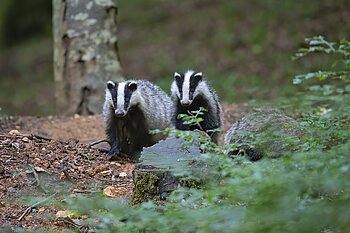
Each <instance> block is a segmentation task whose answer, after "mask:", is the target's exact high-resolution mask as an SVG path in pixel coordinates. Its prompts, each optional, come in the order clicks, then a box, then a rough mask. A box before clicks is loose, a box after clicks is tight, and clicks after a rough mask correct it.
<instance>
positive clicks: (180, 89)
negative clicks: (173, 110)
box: [171, 70, 203, 106]
mask: <svg viewBox="0 0 350 233" xmlns="http://www.w3.org/2000/svg"><path fill="white" fill-rule="evenodd" d="M202 77H203V74H202V72H195V71H193V70H189V71H187V72H186V73H184V74H180V73H177V72H175V74H174V78H175V81H174V82H173V84H172V86H171V92H172V93H175V94H176V96H177V98H179V100H180V103H181V105H182V106H189V105H191V104H192V102H193V100H194V98H196V96H197V95H198V93H199V90H198V86H199V84H200V82H202Z"/></svg>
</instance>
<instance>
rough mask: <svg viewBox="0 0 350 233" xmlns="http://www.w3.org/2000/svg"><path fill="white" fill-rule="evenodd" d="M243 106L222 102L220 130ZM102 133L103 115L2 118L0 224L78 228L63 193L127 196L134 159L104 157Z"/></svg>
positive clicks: (27, 226)
mask: <svg viewBox="0 0 350 233" xmlns="http://www.w3.org/2000/svg"><path fill="white" fill-rule="evenodd" d="M245 109H246V106H237V105H230V106H226V107H225V126H224V131H226V130H227V129H228V128H229V127H230V125H231V124H232V123H233V122H234V121H236V120H237V118H238V117H239V115H240V113H241V112H242V111H244V110H245ZM104 138H105V135H104V125H103V120H102V117H101V116H78V115H76V116H74V117H40V118H39V117H6V118H0V228H1V227H4V226H7V227H10V228H12V229H14V228H23V229H26V230H31V229H47V228H49V229H53V230H60V229H63V228H67V227H81V226H79V225H74V223H73V222H71V219H70V218H73V216H72V213H70V212H65V210H64V209H62V208H60V206H62V205H60V204H59V203H60V202H61V203H62V202H64V201H65V198H66V197H67V196H70V197H72V198H74V197H76V196H77V195H78V194H83V195H92V194H96V193H103V194H104V195H106V196H109V197H111V198H112V197H123V198H130V197H131V195H132V190H133V182H132V171H133V168H134V164H135V161H131V160H128V159H122V158H121V159H120V160H117V161H108V160H107V156H106V151H107V150H108V149H109V146H108V144H107V143H105V142H104V143H99V144H97V145H93V146H91V143H93V142H96V141H98V140H101V139H104ZM221 141H222V138H221ZM79 218H82V219H84V218H86V216H80V217H79Z"/></svg>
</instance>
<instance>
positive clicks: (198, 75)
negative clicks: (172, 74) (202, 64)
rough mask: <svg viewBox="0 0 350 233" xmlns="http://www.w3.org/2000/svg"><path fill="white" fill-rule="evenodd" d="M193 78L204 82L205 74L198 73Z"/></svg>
mask: <svg viewBox="0 0 350 233" xmlns="http://www.w3.org/2000/svg"><path fill="white" fill-rule="evenodd" d="M193 77H195V78H198V79H199V80H202V77H203V73H202V72H198V73H196V74H195V75H193Z"/></svg>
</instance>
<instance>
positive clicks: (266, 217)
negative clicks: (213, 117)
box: [71, 37, 350, 232]
mask: <svg viewBox="0 0 350 233" xmlns="http://www.w3.org/2000/svg"><path fill="white" fill-rule="evenodd" d="M306 42H307V47H306V48H303V49H300V50H299V52H298V53H297V54H296V56H295V58H298V59H300V58H303V57H305V56H306V55H308V54H310V53H317V54H326V55H327V54H335V55H339V56H340V58H339V60H337V61H336V62H335V63H334V64H333V65H332V66H330V68H329V69H327V70H322V71H317V72H309V73H306V74H302V75H297V76H296V77H295V79H294V84H298V85H303V87H304V92H303V94H302V95H298V96H297V98H299V102H302V103H304V105H300V106H306V105H308V108H301V109H294V111H295V112H299V113H300V114H299V115H298V116H299V119H298V120H299V122H300V124H301V126H302V127H303V128H304V129H305V130H307V131H308V132H310V134H307V135H305V136H304V137H303V139H302V140H301V141H300V142H299V144H298V145H297V146H298V150H292V151H287V152H285V154H284V155H283V156H282V157H281V158H278V159H261V160H259V161H257V162H251V161H249V160H248V159H247V158H246V157H244V156H236V157H234V158H231V157H228V156H226V155H224V153H223V148H220V147H216V146H214V145H213V144H210V143H209V142H208V139H205V137H204V139H203V141H202V142H201V145H202V146H203V145H204V148H202V149H206V150H205V151H207V153H204V154H203V155H202V157H201V158H200V159H203V160H205V161H206V163H210V164H211V165H212V169H211V170H210V172H209V174H208V175H207V177H206V183H205V184H204V185H203V187H202V188H201V189H196V188H185V187H182V188H180V189H178V190H177V191H175V192H173V193H172V194H171V196H170V197H169V198H168V200H167V203H166V204H164V205H156V204H155V203H153V202H151V201H148V202H144V203H142V204H141V205H139V206H130V205H129V204H128V203H126V202H125V201H121V200H117V199H103V198H100V197H99V198H96V199H93V200H91V198H84V197H83V196H81V197H78V198H77V199H75V200H73V201H72V203H71V207H72V208H73V209H75V210H78V211H79V212H80V213H81V214H87V215H88V216H89V217H90V218H89V219H90V220H91V221H92V220H96V219H97V222H98V225H97V227H96V230H97V231H101V232H348V231H349V230H350V208H349V204H350V203H349V202H350V201H349V200H350V184H349V181H348V178H349V177H350V156H349V151H350V131H349V123H350V101H349V68H350V60H349V59H350V58H349V53H350V43H349V41H347V40H345V39H343V40H341V41H340V42H338V43H336V42H328V41H326V40H325V39H324V38H323V37H314V38H310V39H307V40H306ZM196 118H197V120H195V119H193V118H191V117H190V118H189V119H187V120H189V121H193V122H192V123H198V120H200V119H198V118H200V114H198V115H197V117H196ZM177 136H178V137H182V138H185V139H186V140H187V141H188V142H190V143H193V140H194V138H193V136H191V133H190V132H180V133H178V134H177ZM205 143H207V144H205ZM236 146H237V145H233V147H236Z"/></svg>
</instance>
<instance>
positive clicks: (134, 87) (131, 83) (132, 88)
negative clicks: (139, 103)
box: [128, 81, 137, 91]
mask: <svg viewBox="0 0 350 233" xmlns="http://www.w3.org/2000/svg"><path fill="white" fill-rule="evenodd" d="M128 86H129V89H130V90H131V91H136V89H137V83H136V82H134V81H132V82H130V83H129V85H128Z"/></svg>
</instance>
